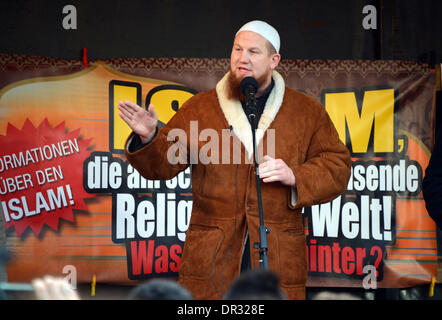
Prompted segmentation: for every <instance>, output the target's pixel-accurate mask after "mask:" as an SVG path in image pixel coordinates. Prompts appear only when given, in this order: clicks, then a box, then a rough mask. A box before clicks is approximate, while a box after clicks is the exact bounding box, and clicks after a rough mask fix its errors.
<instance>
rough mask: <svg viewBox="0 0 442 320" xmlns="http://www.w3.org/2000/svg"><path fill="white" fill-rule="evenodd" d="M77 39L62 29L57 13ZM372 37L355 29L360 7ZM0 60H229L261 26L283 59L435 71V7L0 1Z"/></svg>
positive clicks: (208, 0) (359, 1) (441, 40)
mask: <svg viewBox="0 0 442 320" xmlns="http://www.w3.org/2000/svg"><path fill="white" fill-rule="evenodd" d="M68 4H71V5H74V6H75V7H76V9H77V29H76V30H65V29H64V28H63V26H62V21H63V18H64V17H65V14H63V13H62V10H63V7H64V6H65V5H68ZM367 4H372V5H374V6H376V8H377V29H376V30H365V29H364V28H363V27H362V20H363V18H364V16H365V15H364V14H363V13H362V9H363V7H364V6H365V5H367ZM0 6H1V10H0V34H1V38H0V53H15V54H26V55H36V56H48V57H57V58H66V59H81V56H82V48H83V47H86V48H87V50H88V58H89V60H98V59H108V58H144V57H197V58H228V57H229V56H230V50H231V45H232V40H233V37H234V34H235V33H236V31H237V30H238V29H239V28H240V27H241V26H242V25H243V24H244V23H246V22H248V21H250V20H254V19H261V20H264V21H267V22H269V23H270V24H272V25H273V26H274V27H276V29H278V31H279V33H280V36H281V51H280V52H281V54H282V57H283V58H286V59H386V60H390V59H394V60H411V61H422V62H428V63H430V64H431V65H432V66H434V64H435V63H438V62H441V61H442V37H441V30H442V17H441V14H442V1H440V0H375V1H374V0H371V1H368V0H291V1H280V0H273V1H271V0H265V1H262V0H255V1H241V0H236V1H232V0H218V1H213V0H187V1H182V0H181V1H179V0H161V1H160V0H157V1H153V0H129V1H118V0H111V1H97V0H95V1H94V0H83V1H80V0H16V1H12V0H8V1H1V5H0Z"/></svg>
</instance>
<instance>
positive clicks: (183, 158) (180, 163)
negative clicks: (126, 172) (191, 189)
mask: <svg viewBox="0 0 442 320" xmlns="http://www.w3.org/2000/svg"><path fill="white" fill-rule="evenodd" d="M183 107H184V106H183ZM187 127H188V126H187V124H186V122H185V121H184V118H183V116H182V112H177V113H176V114H175V115H174V116H173V117H172V119H170V121H169V122H168V123H167V124H166V125H165V126H164V127H162V128H160V129H159V130H158V132H157V134H156V136H155V137H154V138H153V140H152V141H150V142H149V143H148V144H146V145H144V146H143V147H142V148H140V149H136V150H132V149H131V151H133V152H131V151H130V148H129V145H130V144H131V141H132V139H133V138H134V137H135V133H133V132H132V133H131V135H130V136H129V137H128V139H127V141H126V145H125V154H126V158H127V160H128V161H129V163H130V164H131V165H132V166H133V167H134V168H135V169H136V170H137V171H138V172H139V173H140V174H141V175H142V176H143V177H145V178H146V179H151V180H169V179H172V178H173V177H175V176H176V175H177V174H178V173H180V172H181V171H183V170H185V169H186V168H187V167H188V166H189V164H190V159H189V153H188V148H187V146H188V137H187V135H188V134H187V133H188V132H189V131H188V130H187V129H188V128H187Z"/></svg>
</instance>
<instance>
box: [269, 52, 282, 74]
mask: <svg viewBox="0 0 442 320" xmlns="http://www.w3.org/2000/svg"><path fill="white" fill-rule="evenodd" d="M271 59H272V63H271V65H270V68H271V69H272V70H273V69H275V68H276V67H277V66H278V64H279V61H281V55H280V54H279V53H274V54H273V55H272V57H271Z"/></svg>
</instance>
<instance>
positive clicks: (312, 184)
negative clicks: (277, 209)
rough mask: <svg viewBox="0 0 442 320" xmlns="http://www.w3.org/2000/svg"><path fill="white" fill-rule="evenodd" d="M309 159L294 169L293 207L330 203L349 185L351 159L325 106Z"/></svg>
mask: <svg viewBox="0 0 442 320" xmlns="http://www.w3.org/2000/svg"><path fill="white" fill-rule="evenodd" d="M319 110H320V116H319V120H318V121H317V125H316V126H315V129H314V131H313V134H312V136H311V140H310V144H309V146H308V150H307V155H306V161H305V162H304V163H303V164H301V165H298V166H294V167H293V168H292V170H293V174H294V175H295V178H296V186H295V188H292V190H291V192H289V207H290V208H292V209H298V208H302V207H307V206H311V205H315V204H319V203H324V202H329V201H331V200H333V199H334V198H336V197H337V196H339V195H340V194H342V193H343V192H344V191H345V189H346V188H347V184H348V179H349V178H350V172H351V158H350V153H349V151H348V149H347V148H346V146H345V145H344V144H343V143H342V142H341V140H340V139H339V136H338V133H337V131H336V128H335V127H334V125H333V123H332V121H331V119H330V117H329V115H328V114H327V112H326V111H325V109H324V108H323V107H322V106H321V107H320V108H319Z"/></svg>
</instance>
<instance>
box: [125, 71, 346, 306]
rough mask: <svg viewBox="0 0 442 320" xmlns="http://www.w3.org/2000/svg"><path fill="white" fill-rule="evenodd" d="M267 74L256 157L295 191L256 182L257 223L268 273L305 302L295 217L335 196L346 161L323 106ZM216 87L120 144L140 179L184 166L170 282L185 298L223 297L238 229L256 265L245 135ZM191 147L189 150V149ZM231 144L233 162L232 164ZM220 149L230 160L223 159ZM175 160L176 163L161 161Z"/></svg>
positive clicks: (237, 249)
mask: <svg viewBox="0 0 442 320" xmlns="http://www.w3.org/2000/svg"><path fill="white" fill-rule="evenodd" d="M272 77H273V79H274V81H275V86H274V88H273V89H272V92H271V93H270V96H269V98H268V100H267V103H266V106H265V109H264V112H263V114H262V116H261V119H260V122H259V126H258V129H259V131H258V133H257V141H258V143H259V145H260V148H261V150H263V153H262V154H263V155H265V154H268V153H269V152H267V151H269V150H270V153H271V152H274V155H275V158H280V159H282V160H284V162H285V163H286V164H287V165H288V166H289V167H290V168H291V169H292V170H293V173H294V175H295V177H296V188H295V189H292V188H290V187H287V186H284V185H282V184H281V183H280V182H273V183H263V182H261V190H262V203H263V212H264V220H265V225H266V227H268V228H269V229H270V233H269V234H268V259H269V269H270V270H272V271H274V272H276V273H277V274H278V275H279V276H280V279H281V286H282V289H283V290H284V292H285V293H286V294H287V296H288V298H289V299H305V284H306V280H307V261H306V241H305V235H304V228H303V221H302V220H303V219H302V213H301V210H302V207H304V206H311V205H314V204H319V203H323V202H328V201H331V200H332V199H334V198H335V197H337V196H338V195H340V194H341V193H342V192H343V191H344V190H345V188H346V186H347V182H348V179H349V176H350V166H351V160H350V155H349V152H348V150H347V148H346V147H345V146H344V145H343V144H342V142H341V141H340V140H339V137H338V134H337V132H336V129H335V127H334V126H333V124H332V122H331V120H330V118H329V116H328V114H327V113H326V111H325V109H324V107H323V106H322V105H321V104H320V103H318V102H317V101H316V100H315V99H313V98H311V97H309V96H307V95H305V94H303V93H299V92H296V91H294V90H292V89H290V88H287V87H286V86H285V83H284V80H283V78H282V77H281V75H280V74H279V73H277V72H276V71H273V75H272ZM226 86H227V74H226V76H224V78H223V79H221V81H220V82H219V83H218V84H217V86H216V89H213V90H209V91H205V92H201V93H199V94H197V95H195V96H194V97H192V98H191V99H189V100H188V101H187V102H186V103H185V104H184V105H183V106H182V107H181V108H180V110H179V111H178V112H177V113H176V114H175V115H174V117H173V118H172V119H171V120H170V121H169V122H168V123H167V125H166V126H165V127H163V128H161V129H160V130H159V132H158V134H157V136H156V137H155V138H154V139H153V140H152V142H150V143H149V144H148V145H146V146H145V147H143V148H141V149H140V150H137V151H136V152H133V153H130V152H128V151H127V147H126V156H127V159H128V160H129V162H130V163H131V164H132V165H133V166H134V167H135V168H136V169H137V170H138V171H139V172H140V174H142V175H143V176H144V177H146V178H148V179H171V178H173V177H174V176H175V175H177V174H178V173H179V172H180V171H182V170H185V169H186V168H187V167H188V166H189V165H191V166H192V192H193V208H192V216H191V220H190V223H189V228H188V231H187V234H186V240H185V243H184V250H183V254H182V259H181V265H180V270H179V282H180V283H181V284H182V285H183V286H185V287H186V288H187V289H189V290H190V291H191V292H192V294H193V295H194V298H195V299H221V298H222V297H223V295H224V294H225V292H226V290H227V289H228V288H229V286H230V284H231V282H232V280H234V279H235V278H236V277H237V276H238V275H239V273H240V266H241V257H242V253H243V246H244V239H245V236H246V230H248V233H249V236H250V252H251V259H252V267H254V268H259V261H258V260H259V252H258V250H257V249H254V248H253V244H254V243H255V242H258V241H259V233H258V227H259V214H258V202H257V192H256V181H255V179H256V178H255V170H254V166H253V163H252V159H253V158H252V157H253V145H252V133H251V129H250V124H249V122H248V120H247V117H246V115H245V114H244V112H243V109H242V107H241V104H240V102H239V101H237V100H232V99H230V100H229V99H228V98H227V95H226V92H227V91H226V88H227V87H226ZM192 121H197V122H192ZM196 127H197V129H195V128H196ZM174 128H179V129H181V130H184V131H177V130H172V129H174ZM203 129H210V130H205V131H204V130H203ZM171 130H172V131H171ZM192 130H193V132H191V131H192ZM201 131H203V134H201V136H199V134H200V133H201ZM180 132H181V134H180ZM195 132H196V133H195ZM228 132H231V134H230V135H231V136H233V137H231V138H232V140H231V141H230V140H229V142H230V143H229V144H227V145H226V141H227V139H225V140H222V136H223V134H224V135H226V133H228ZM183 133H185V134H184V135H183ZM216 135H217V136H218V138H217V137H216ZM168 136H169V137H168ZM191 136H192V137H193V140H192V139H191ZM195 137H196V138H195ZM208 137H209V138H208ZM198 138H199V139H198ZM130 139H131V137H129V139H128V142H127V143H129V142H130ZM217 139H218V141H217ZM195 140H197V143H198V144H197V145H196V144H193V145H191V143H193V141H195ZM209 141H210V142H213V143H214V144H213V145H212V144H209ZM223 141H224V143H223ZM271 141H274V143H272V142H271ZM215 143H219V148H218V147H216V148H215V147H213V146H214V145H216V146H218V145H217V144H215ZM236 143H237V144H236ZM229 145H230V149H229ZM178 146H179V148H178ZM235 146H237V147H238V148H239V149H238V148H237V150H240V154H241V159H242V161H241V163H238V162H239V161H236V160H235V159H234V156H233V155H234V149H235ZM196 148H197V149H196ZM208 149H210V150H209V151H208ZM192 150H193V151H195V150H198V154H196V153H195V152H193V153H192ZM226 150H229V151H230V155H229V154H227V156H226ZM195 154H196V156H195ZM258 154H260V152H258ZM198 155H199V159H198ZM223 157H224V161H223ZM259 158H260V161H261V159H262V155H260V156H259ZM208 159H209V160H212V163H208ZM217 159H219V160H218V163H216V162H217ZM176 161H181V163H177V164H170V162H176Z"/></svg>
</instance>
